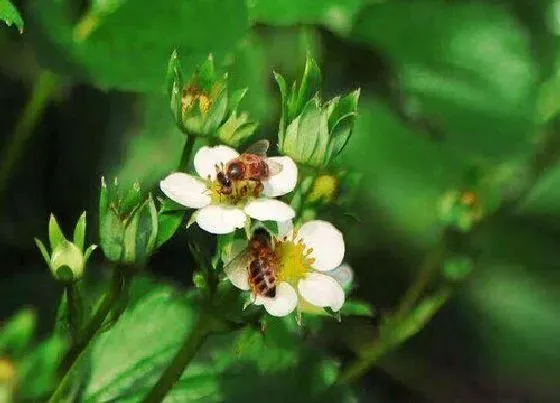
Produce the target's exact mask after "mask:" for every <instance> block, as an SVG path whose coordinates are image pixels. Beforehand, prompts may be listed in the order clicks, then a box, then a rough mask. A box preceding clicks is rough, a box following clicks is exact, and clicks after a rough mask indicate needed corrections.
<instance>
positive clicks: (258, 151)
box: [245, 139, 270, 157]
mask: <svg viewBox="0 0 560 403" xmlns="http://www.w3.org/2000/svg"><path fill="white" fill-rule="evenodd" d="M269 147H270V142H269V141H268V140H266V139H263V140H259V141H257V142H255V143H253V144H251V145H250V146H249V147H247V149H246V150H245V153H247V154H255V155H258V156H260V157H265V156H266V152H267V151H268V148H269Z"/></svg>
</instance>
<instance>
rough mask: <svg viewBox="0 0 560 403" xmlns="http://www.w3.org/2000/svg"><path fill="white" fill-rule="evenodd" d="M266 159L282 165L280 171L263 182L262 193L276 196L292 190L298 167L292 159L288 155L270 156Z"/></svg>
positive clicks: (295, 182)
mask: <svg viewBox="0 0 560 403" xmlns="http://www.w3.org/2000/svg"><path fill="white" fill-rule="evenodd" d="M267 160H271V161H273V162H275V163H277V164H280V165H282V171H280V172H279V173H278V174H276V175H272V176H271V177H270V178H268V180H267V181H266V182H264V194H265V195H267V196H269V197H276V196H282V195H285V194H286V193H290V192H291V191H292V190H294V189H295V187H296V184H297V176H298V169H297V165H296V163H295V162H294V160H293V159H291V158H290V157H270V158H267Z"/></svg>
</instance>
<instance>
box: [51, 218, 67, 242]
mask: <svg viewBox="0 0 560 403" xmlns="http://www.w3.org/2000/svg"><path fill="white" fill-rule="evenodd" d="M65 240H66V238H65V237H64V233H63V232H62V230H61V229H60V226H59V225H58V222H57V221H56V218H55V216H54V214H52V213H51V216H50V218H49V242H50V245H51V250H54V249H55V248H56V247H57V246H58V245H59V244H60V243H62V242H63V241H65Z"/></svg>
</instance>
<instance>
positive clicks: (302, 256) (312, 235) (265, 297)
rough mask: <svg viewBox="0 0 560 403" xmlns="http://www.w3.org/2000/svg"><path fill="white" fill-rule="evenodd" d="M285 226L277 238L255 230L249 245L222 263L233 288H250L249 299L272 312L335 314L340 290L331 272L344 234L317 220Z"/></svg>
mask: <svg viewBox="0 0 560 403" xmlns="http://www.w3.org/2000/svg"><path fill="white" fill-rule="evenodd" d="M280 227H281V226H280ZM289 227H291V225H289V226H288V228H285V229H284V230H282V231H281V232H283V235H280V236H278V237H274V236H271V235H269V234H268V233H267V232H265V231H256V232H255V233H254V234H253V236H252V238H251V239H250V240H249V242H248V247H247V248H246V249H245V250H244V251H242V252H241V253H240V254H237V255H236V256H235V257H233V259H231V260H230V261H228V262H226V265H225V273H226V275H227V277H228V278H229V280H230V281H231V283H232V284H233V285H234V286H236V287H237V288H239V289H241V290H247V291H251V294H252V302H253V303H254V304H255V305H264V308H265V310H266V311H267V312H268V313H269V314H270V315H272V316H286V315H289V314H290V313H292V312H293V311H294V310H295V309H296V308H298V309H299V310H300V311H301V310H304V308H305V306H306V305H312V306H314V307H319V308H327V307H328V308H330V309H331V310H332V311H334V312H338V311H339V310H340V309H341V308H342V305H343V304H344V299H345V297H344V290H343V287H342V285H341V284H340V283H339V282H338V281H337V280H336V279H335V278H334V277H333V276H331V275H329V274H330V273H331V272H332V271H333V270H335V269H337V268H338V267H339V266H340V265H341V264H342V261H343V258H344V250H345V247H344V239H343V236H342V233H341V232H340V231H339V230H338V229H336V228H335V227H334V226H333V225H332V224H331V223H329V222H327V221H321V220H313V221H308V222H306V223H304V224H303V225H302V226H301V227H300V228H299V229H294V228H289ZM231 254H232V255H233V254H234V252H232V253H231Z"/></svg>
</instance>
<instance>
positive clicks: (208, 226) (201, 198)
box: [160, 146, 297, 234]
mask: <svg viewBox="0 0 560 403" xmlns="http://www.w3.org/2000/svg"><path fill="white" fill-rule="evenodd" d="M238 156H239V153H238V152H237V151H235V150H234V149H233V148H230V147H227V146H216V147H207V146H204V147H202V148H200V150H198V152H197V153H196V155H195V156H194V168H195V170H196V173H197V174H198V177H196V176H193V175H189V174H186V173H180V172H176V173H172V174H171V175H169V176H167V177H166V178H165V179H164V180H163V181H161V183H160V187H161V190H162V191H163V193H165V195H166V196H167V197H169V198H170V199H171V200H173V201H175V202H177V203H179V204H182V205H183V206H185V207H188V208H193V209H199V210H198V211H196V212H195V213H194V215H193V219H194V221H196V222H197V223H198V225H199V226H200V228H202V229H203V230H205V231H208V232H212V233H214V234H226V233H229V232H233V231H235V230H236V229H238V228H243V227H245V223H246V222H247V220H248V219H249V217H250V218H254V219H256V220H260V221H286V220H291V219H292V218H293V217H294V216H295V212H294V210H293V209H292V208H291V207H290V206H289V205H288V204H286V203H283V202H281V201H279V200H273V199H271V198H272V197H276V196H281V195H284V194H286V193H289V192H291V191H292V190H294V188H295V186H296V182H297V166H296V164H295V163H294V161H293V160H292V159H291V158H290V157H268V158H266V160H271V161H273V162H275V163H277V164H280V165H282V170H281V171H280V173H278V174H276V175H273V176H271V177H269V178H268V180H267V181H265V182H264V183H263V185H264V190H263V192H262V195H259V197H257V198H255V197H250V198H247V197H241V198H239V197H237V198H235V199H233V198H232V197H228V196H226V195H223V194H221V193H220V192H219V189H220V185H219V183H218V182H217V181H216V175H217V170H216V167H220V168H221V167H225V166H226V165H227V163H228V162H230V161H231V160H233V159H235V158H237V157H238ZM193 219H191V221H192V220H193Z"/></svg>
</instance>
